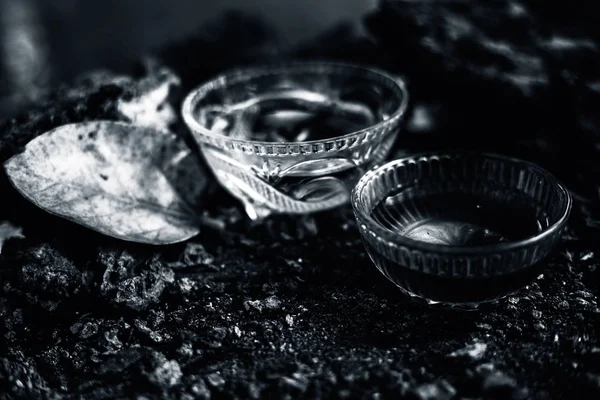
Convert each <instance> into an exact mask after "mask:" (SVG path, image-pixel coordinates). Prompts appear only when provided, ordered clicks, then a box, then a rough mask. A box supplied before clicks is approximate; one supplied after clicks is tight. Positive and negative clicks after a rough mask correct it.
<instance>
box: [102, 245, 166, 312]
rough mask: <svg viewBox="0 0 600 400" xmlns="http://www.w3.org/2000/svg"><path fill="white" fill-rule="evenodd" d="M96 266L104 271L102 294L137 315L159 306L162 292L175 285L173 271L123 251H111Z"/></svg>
mask: <svg viewBox="0 0 600 400" xmlns="http://www.w3.org/2000/svg"><path fill="white" fill-rule="evenodd" d="M97 263H98V264H99V265H100V266H101V267H103V268H105V272H104V274H103V277H102V284H101V286H100V293H101V294H102V296H103V297H105V298H106V299H107V300H108V301H110V302H111V303H113V304H115V305H122V306H125V307H128V308H130V309H133V310H136V311H143V310H146V309H147V308H148V307H149V306H151V305H153V304H156V303H158V302H159V300H160V297H161V295H162V292H163V290H164V289H165V288H166V287H167V286H169V285H170V284H172V283H173V281H174V274H173V271H172V270H171V269H170V268H168V267H167V266H166V265H165V263H164V262H162V261H161V260H159V259H158V257H156V256H154V257H152V258H150V259H146V260H144V259H140V258H136V257H135V256H134V255H132V254H130V253H128V252H126V251H123V250H108V251H106V252H102V253H101V254H100V255H99V258H98V260H97Z"/></svg>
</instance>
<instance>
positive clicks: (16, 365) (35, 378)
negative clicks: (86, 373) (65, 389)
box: [0, 351, 65, 400]
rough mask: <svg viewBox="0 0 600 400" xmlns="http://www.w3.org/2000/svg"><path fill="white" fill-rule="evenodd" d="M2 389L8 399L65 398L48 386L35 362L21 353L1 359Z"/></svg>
mask: <svg viewBox="0 0 600 400" xmlns="http://www.w3.org/2000/svg"><path fill="white" fill-rule="evenodd" d="M0 388H1V390H2V392H0V393H1V394H2V395H3V396H4V395H6V396H7V398H16V399H19V398H20V399H35V398H39V399H41V398H43V399H53V400H54V399H56V400H58V399H62V398H65V396H62V395H61V394H59V393H58V392H57V391H55V390H53V389H52V388H51V387H50V386H48V383H47V381H46V380H45V379H44V378H43V377H42V376H41V375H40V374H39V372H38V370H37V368H36V365H35V362H34V361H33V360H32V359H31V358H28V357H27V356H25V355H24V354H23V353H22V352H20V351H19V352H16V353H15V354H13V355H11V356H8V357H3V358H0Z"/></svg>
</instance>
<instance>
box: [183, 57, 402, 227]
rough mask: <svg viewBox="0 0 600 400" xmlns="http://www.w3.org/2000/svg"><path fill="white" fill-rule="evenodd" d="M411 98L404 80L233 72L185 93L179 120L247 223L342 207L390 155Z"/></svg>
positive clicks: (304, 69) (329, 68)
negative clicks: (276, 215)
mask: <svg viewBox="0 0 600 400" xmlns="http://www.w3.org/2000/svg"><path fill="white" fill-rule="evenodd" d="M407 104H408V93H407V91H406V88H405V85H404V83H403V82H402V80H401V79H399V78H397V77H393V76H390V75H388V74H386V73H384V72H382V71H378V70H375V69H372V68H367V67H362V66H357V65H348V64H336V63H326V62H301V63H288V64H278V65H272V66H265V67H256V68H246V69H238V70H234V71H232V72H229V73H226V74H224V75H221V76H219V77H217V78H215V79H214V80H212V81H210V82H208V83H205V84H203V85H201V86H200V87H199V88H197V89H195V90H194V91H192V92H191V93H190V94H189V95H188V96H187V98H186V99H185V101H184V103H183V108H182V113H183V118H184V121H185V122H186V124H187V126H188V127H189V128H190V130H191V132H192V133H193V135H194V137H195V139H196V140H197V142H198V143H199V144H200V147H201V150H202V152H203V154H204V157H205V159H206V161H207V163H208V165H209V166H210V168H211V169H212V171H213V172H214V174H215V176H216V178H217V179H218V181H219V182H220V183H221V184H222V185H223V186H224V187H225V188H226V189H227V190H228V191H229V192H230V193H232V194H233V195H234V196H236V197H237V198H238V199H240V200H241V201H242V202H243V204H244V206H245V209H246V212H247V214H248V216H249V217H250V218H252V219H258V218H262V217H265V216H267V215H269V214H271V213H273V212H276V213H292V214H293V213H298V214H299V213H310V212H316V211H322V210H325V209H329V208H333V207H336V206H339V205H341V204H343V203H345V202H347V201H348V199H349V192H350V190H349V189H351V188H352V187H353V186H354V184H355V183H356V182H357V181H358V179H359V178H360V176H361V175H362V173H364V171H366V170H367V169H369V168H371V167H373V166H374V165H376V164H378V163H380V162H382V161H383V160H384V159H385V157H386V156H387V154H388V152H389V150H390V148H391V146H392V144H393V142H394V139H395V137H396V134H397V133H398V130H399V124H400V122H401V121H402V120H403V117H404V114H405V112H406V108H407Z"/></svg>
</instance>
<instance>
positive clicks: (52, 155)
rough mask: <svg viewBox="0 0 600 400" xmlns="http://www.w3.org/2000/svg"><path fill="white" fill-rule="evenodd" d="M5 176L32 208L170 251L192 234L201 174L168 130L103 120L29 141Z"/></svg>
mask: <svg viewBox="0 0 600 400" xmlns="http://www.w3.org/2000/svg"><path fill="white" fill-rule="evenodd" d="M5 169H6V172H7V175H8V177H9V179H10V181H11V183H12V184H13V186H14V187H15V188H16V189H17V190H18V191H19V192H20V193H21V194H22V195H23V196H24V197H25V198H27V199H28V200H30V201H31V202H33V203H34V204H36V205H37V206H38V207H40V208H42V209H44V210H46V211H48V212H50V213H52V214H55V215H58V216H61V217H64V218H66V219H69V220H71V221H73V222H76V223H79V224H81V225H83V226H86V227H88V228H91V229H94V230H96V231H98V232H101V233H103V234H106V235H109V236H113V237H116V238H119V239H123V240H128V241H133V242H140V243H148V244H169V243H175V242H180V241H183V240H186V239H189V238H190V237H192V236H194V235H196V234H197V233H198V232H199V229H198V219H197V217H196V211H198V207H197V204H198V201H199V198H200V194H201V190H202V189H203V187H204V186H203V184H205V181H204V179H203V172H202V169H201V166H200V164H199V162H198V159H197V158H196V155H195V154H194V153H192V152H191V150H190V149H189V148H188V147H187V146H186V145H185V144H184V143H183V141H182V140H180V139H179V138H177V137H176V136H175V135H173V134H172V133H170V132H168V131H162V130H157V129H154V128H150V127H143V126H136V125H131V124H125V123H121V122H109V121H96V122H85V123H79V124H69V125H64V126H61V127H59V128H56V129H53V130H51V131H49V132H46V133H45V134H43V135H41V136H39V137H37V138H36V139H34V140H32V141H31V142H30V143H29V144H27V146H26V147H25V150H24V152H23V153H21V154H17V155H15V156H13V157H12V158H11V159H9V160H8V161H7V162H6V163H5Z"/></svg>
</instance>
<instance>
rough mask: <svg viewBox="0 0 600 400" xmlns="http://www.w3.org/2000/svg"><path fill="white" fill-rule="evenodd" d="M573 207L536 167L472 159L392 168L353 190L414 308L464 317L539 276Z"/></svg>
mask: <svg viewBox="0 0 600 400" xmlns="http://www.w3.org/2000/svg"><path fill="white" fill-rule="evenodd" d="M571 204H572V200H571V195H570V193H569V191H568V190H567V189H566V188H565V187H564V186H563V185H562V184H561V183H560V182H558V181H557V180H556V179H555V178H554V177H553V176H552V175H551V174H550V173H548V172H547V171H545V170H543V169H542V168H540V167H539V166H537V165H534V164H532V163H529V162H526V161H522V160H518V159H514V158H509V157H505V156H501V155H493V154H481V153H470V152H449V153H439V154H423V155H415V156H411V157H407V158H402V159H398V160H395V161H391V162H389V163H387V164H385V165H383V166H380V167H378V168H376V169H374V170H371V171H369V172H368V173H366V174H365V175H364V176H363V177H362V178H361V179H360V181H359V182H358V184H357V185H356V187H355V188H354V190H353V191H352V206H353V209H354V213H355V216H356V219H357V222H358V226H359V229H360V232H361V235H362V238H363V243H364V244H365V247H366V250H367V252H368V254H369V256H370V257H371V259H372V261H373V262H374V263H375V265H376V266H377V268H378V269H379V270H380V271H381V272H382V273H383V274H384V275H385V276H386V277H387V278H388V279H389V280H390V281H392V282H393V283H394V284H396V285H397V286H398V287H399V288H400V289H401V290H402V291H403V292H405V293H406V294H408V295H410V296H411V297H413V298H414V299H415V300H420V301H422V302H425V303H427V304H429V305H435V304H439V305H441V306H447V307H455V308H464V309H473V308H477V307H478V306H479V305H480V304H482V303H488V302H493V301H497V300H499V299H501V298H503V297H505V296H507V295H509V294H511V293H513V292H515V291H517V290H518V289H520V288H521V287H523V286H525V285H527V284H528V283H529V282H530V281H531V280H533V279H534V278H535V277H537V276H538V275H539V274H540V273H541V272H542V270H543V268H544V263H543V260H544V259H545V258H546V257H547V256H548V255H549V254H550V252H551V250H552V249H553V247H554V246H555V244H556V243H557V241H558V240H559V238H560V234H561V232H562V230H563V228H564V227H565V225H566V223H567V220H568V217H569V214H570V211H571Z"/></svg>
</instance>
